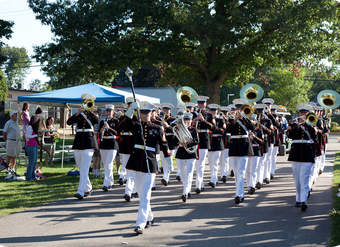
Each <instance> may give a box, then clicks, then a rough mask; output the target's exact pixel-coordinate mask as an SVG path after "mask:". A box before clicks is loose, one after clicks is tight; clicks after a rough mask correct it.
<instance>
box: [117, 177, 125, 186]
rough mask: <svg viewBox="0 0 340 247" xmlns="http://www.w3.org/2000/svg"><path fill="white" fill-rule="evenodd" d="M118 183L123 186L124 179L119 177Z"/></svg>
mask: <svg viewBox="0 0 340 247" xmlns="http://www.w3.org/2000/svg"><path fill="white" fill-rule="evenodd" d="M118 183H119V185H120V186H123V185H124V180H123V179H122V178H120V179H119V180H118Z"/></svg>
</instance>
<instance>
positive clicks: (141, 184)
mask: <svg viewBox="0 0 340 247" xmlns="http://www.w3.org/2000/svg"><path fill="white" fill-rule="evenodd" d="M130 174H131V176H132V177H133V179H134V181H135V183H136V188H137V192H138V196H139V208H138V216H137V221H136V226H137V227H138V226H139V227H140V228H142V229H144V228H145V225H146V222H147V221H151V220H153V214H152V211H151V206H150V200H151V188H152V184H153V181H154V180H155V177H156V174H155V173H145V172H137V171H133V170H130Z"/></svg>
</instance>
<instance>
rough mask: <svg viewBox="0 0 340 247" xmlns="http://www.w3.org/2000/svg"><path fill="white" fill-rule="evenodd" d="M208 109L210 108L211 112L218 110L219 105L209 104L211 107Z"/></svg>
mask: <svg viewBox="0 0 340 247" xmlns="http://www.w3.org/2000/svg"><path fill="white" fill-rule="evenodd" d="M208 108H209V109H210V110H218V108H219V105H218V104H209V105H208Z"/></svg>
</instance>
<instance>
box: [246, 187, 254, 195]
mask: <svg viewBox="0 0 340 247" xmlns="http://www.w3.org/2000/svg"><path fill="white" fill-rule="evenodd" d="M254 193H255V188H253V187H250V188H249V190H248V194H249V195H253V194H254Z"/></svg>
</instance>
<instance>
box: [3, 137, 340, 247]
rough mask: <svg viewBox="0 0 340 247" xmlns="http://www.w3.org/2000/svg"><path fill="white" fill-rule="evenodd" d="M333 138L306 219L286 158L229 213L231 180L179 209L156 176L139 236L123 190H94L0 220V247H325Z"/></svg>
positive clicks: (170, 189)
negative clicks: (148, 221) (146, 225)
mask: <svg viewBox="0 0 340 247" xmlns="http://www.w3.org/2000/svg"><path fill="white" fill-rule="evenodd" d="M338 137H339V136H331V137H330V140H329V145H328V152H327V164H326V167H325V172H324V173H323V174H322V175H321V176H320V177H319V178H318V180H317V182H316V184H315V185H314V187H313V192H312V194H311V198H310V200H309V208H308V210H307V212H304V213H302V212H301V211H300V210H299V209H297V208H295V207H294V204H295V187H294V182H293V178H292V171H291V166H290V164H289V163H288V162H287V156H285V157H280V156H279V157H278V161H279V162H278V165H277V174H276V177H275V179H274V180H273V181H272V182H271V183H270V184H269V185H266V186H265V187H264V188H262V189H261V190H258V191H256V193H255V194H254V195H252V196H246V198H245V202H244V203H243V204H240V206H235V205H234V201H233V199H234V190H235V186H234V179H233V178H228V181H227V184H219V185H218V186H217V187H216V188H215V189H211V188H209V186H206V190H205V191H204V192H203V193H202V194H200V195H196V194H195V193H193V196H192V198H191V199H189V200H188V201H187V203H183V202H182V201H181V199H180V196H181V192H182V187H181V184H180V183H178V182H177V181H175V180H174V176H173V177H172V180H171V183H170V184H169V185H168V186H167V187H164V186H162V185H161V183H160V177H159V176H158V178H157V186H158V187H157V190H156V191H154V192H153V194H152V201H151V207H152V210H153V213H154V216H155V225H154V226H152V227H151V229H146V230H145V231H144V234H143V235H140V236H136V235H135V234H134V233H133V228H134V225H135V220H136V215H137V208H138V201H137V200H136V199H133V200H132V201H131V202H130V203H127V202H125V201H124V199H123V193H124V190H123V188H122V187H119V186H116V187H115V188H114V189H112V190H111V191H110V192H108V193H104V192H102V191H101V190H97V191H95V192H94V193H93V195H92V196H91V197H89V198H87V199H85V200H82V201H78V200H76V199H75V198H67V199H65V200H61V201H58V202H55V203H51V204H48V205H45V206H42V207H38V208H32V209H29V210H26V211H25V212H22V213H17V214H13V215H9V216H5V217H2V218H0V246H53V247H55V246H70V247H71V246H72V247H75V246H202V247H203V246H204V247H206V246H208V247H213V246H219V247H224V246H233V247H235V246H261V247H265V246H268V247H269V246H270V247H273V246H280V247H282V246H284V247H287V246H308V247H310V246H327V243H328V239H329V237H330V218H329V217H328V212H329V210H330V209H331V208H332V198H331V186H332V169H333V167H332V166H333V164H332V162H333V160H334V157H335V152H336V150H339V149H340V145H339V143H338V142H337V140H336V138H338ZM208 168H209V167H206V169H207V170H206V171H208ZM205 181H206V182H208V177H206V180H205Z"/></svg>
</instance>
